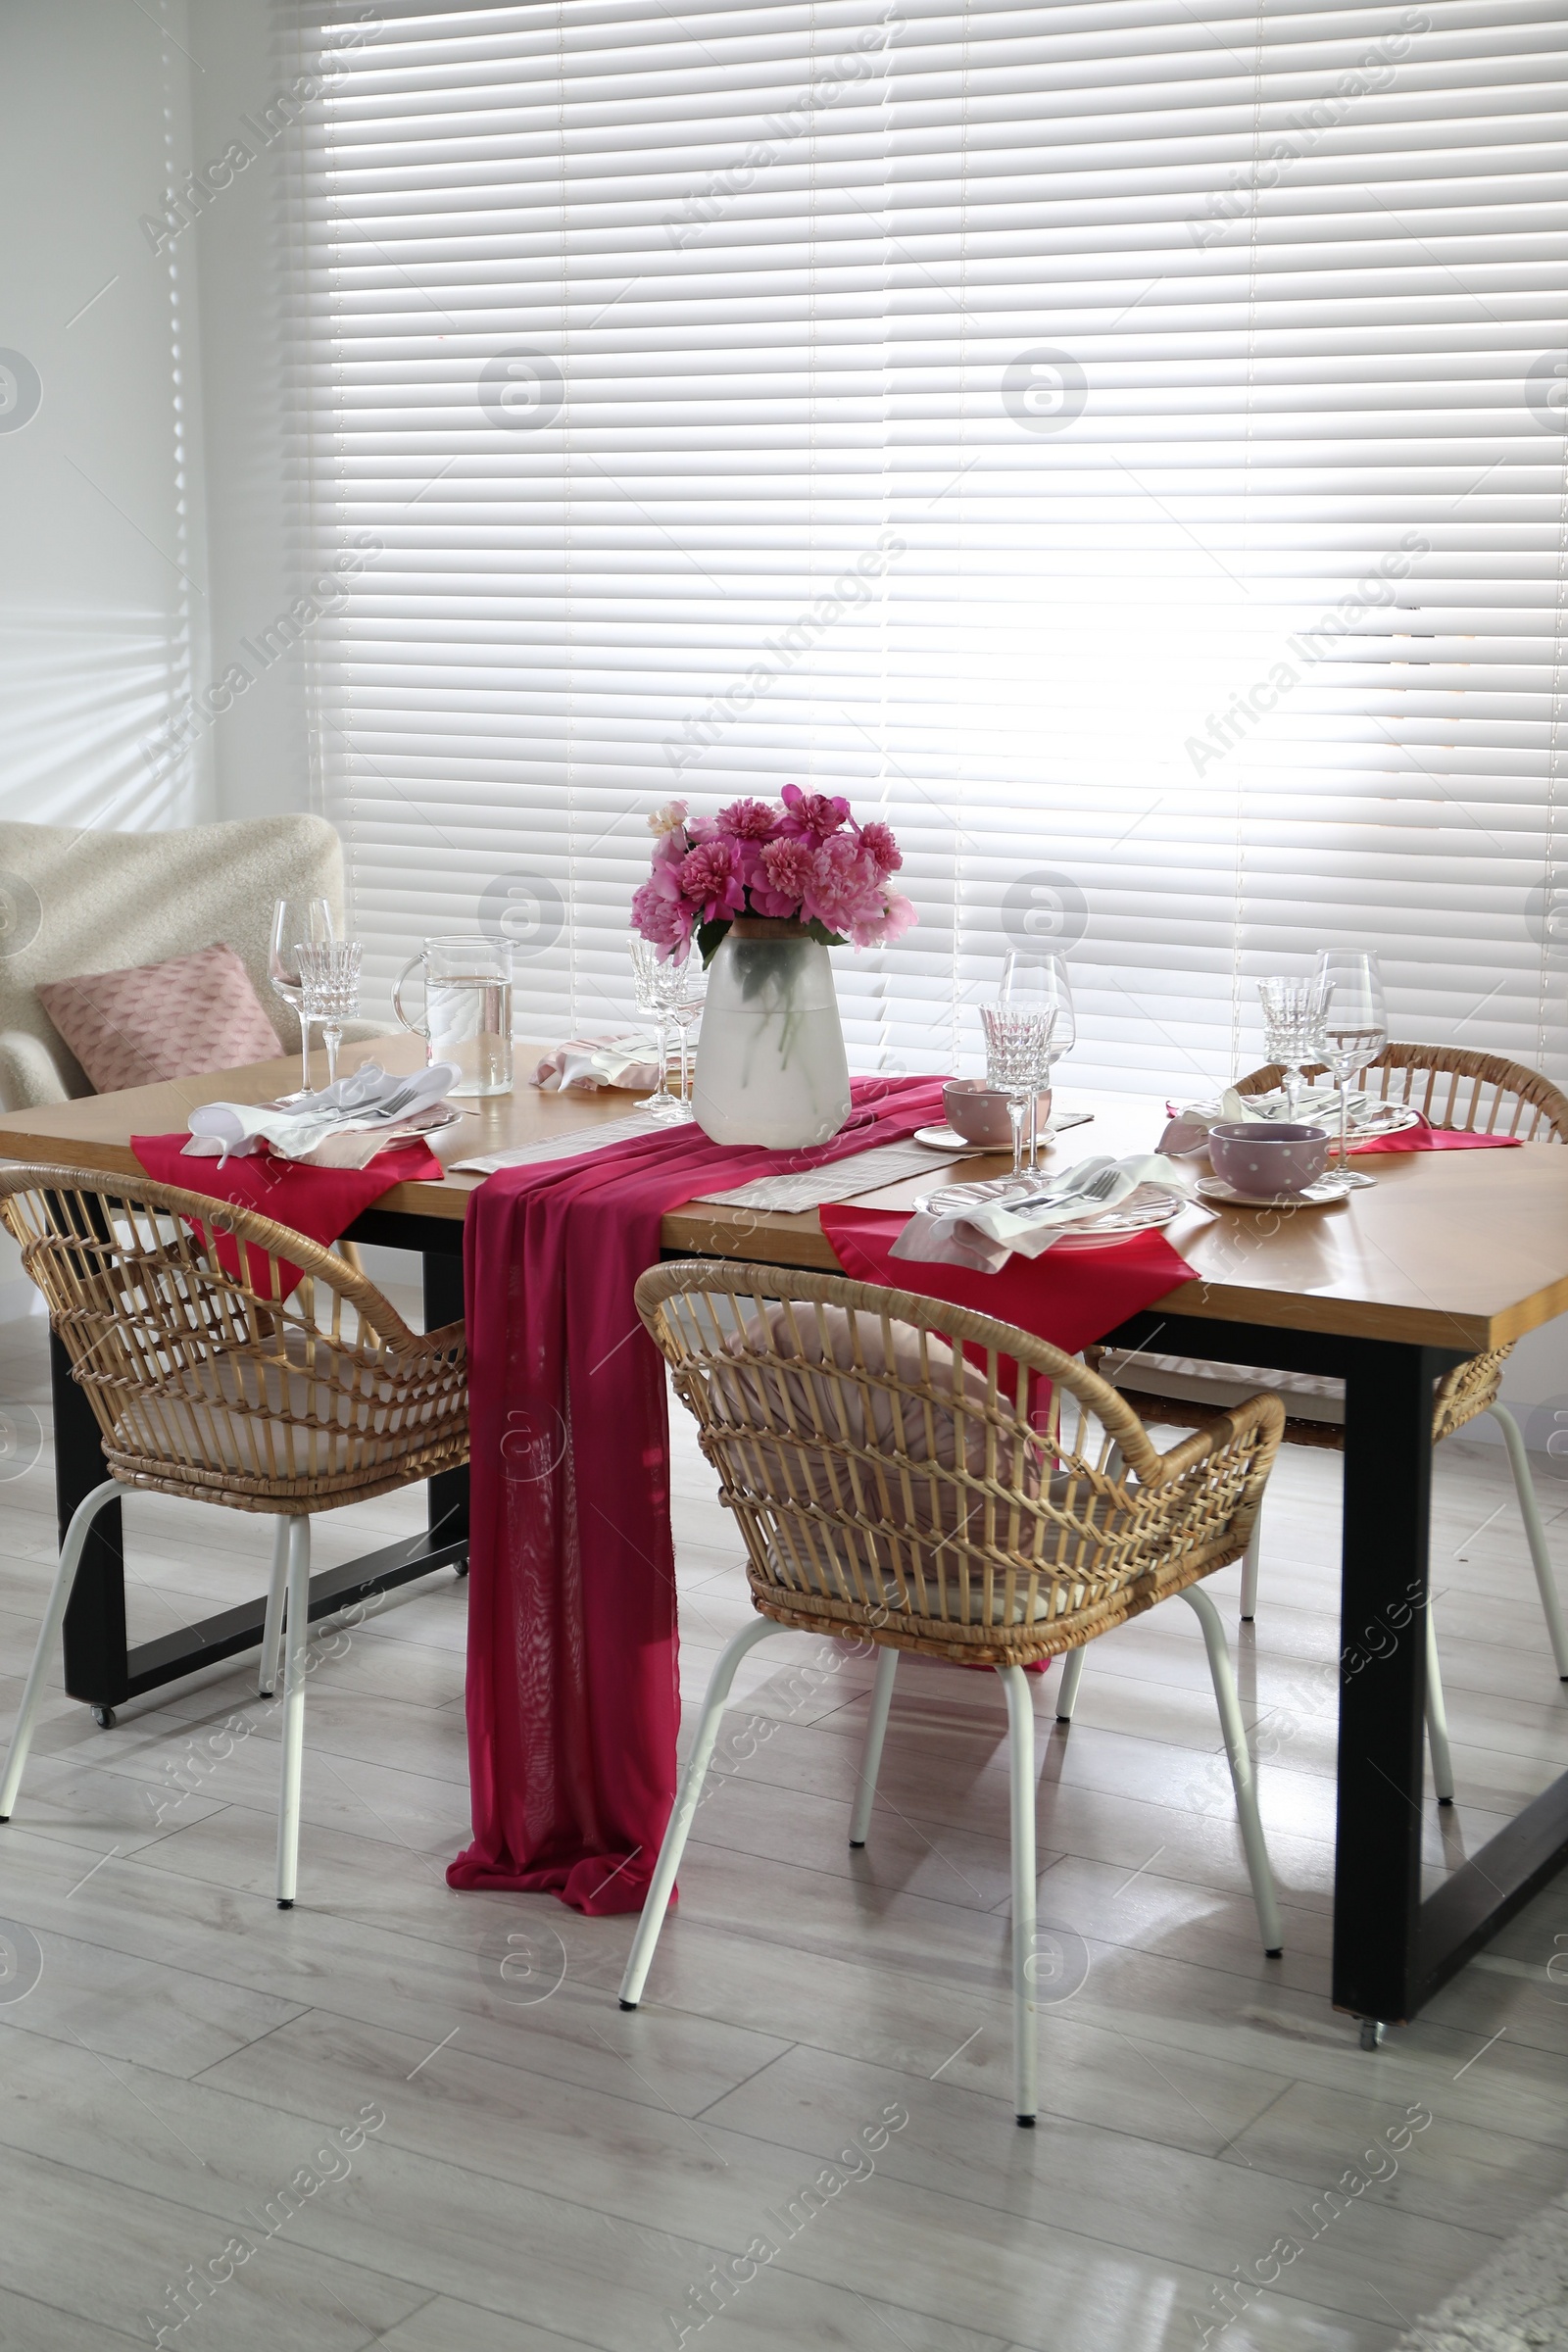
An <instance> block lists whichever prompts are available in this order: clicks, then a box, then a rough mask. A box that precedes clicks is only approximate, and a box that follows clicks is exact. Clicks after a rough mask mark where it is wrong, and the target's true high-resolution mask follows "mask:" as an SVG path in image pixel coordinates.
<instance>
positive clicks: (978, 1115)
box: [942, 1078, 1051, 1152]
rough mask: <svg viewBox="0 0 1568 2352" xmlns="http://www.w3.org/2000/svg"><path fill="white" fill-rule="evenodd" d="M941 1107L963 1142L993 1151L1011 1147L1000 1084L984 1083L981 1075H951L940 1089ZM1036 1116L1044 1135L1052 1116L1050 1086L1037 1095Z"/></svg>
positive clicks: (1009, 1125) (1002, 1150)
mask: <svg viewBox="0 0 1568 2352" xmlns="http://www.w3.org/2000/svg"><path fill="white" fill-rule="evenodd" d="M942 1107H943V1109H944V1110H945V1111H946V1112H947V1114H948V1125H949V1126H950V1127H951V1128H952V1129H953V1131H954V1133H955V1134H956V1135H961V1136H962V1137H963V1139H964V1141H965V1142H966V1143H970V1144H983V1145H985V1146H987V1147H988V1148H989V1149H990V1150H992V1151H995V1152H1008V1151H1010V1150H1011V1149H1012V1126H1011V1123H1010V1121H1009V1120H1008V1117H1007V1098H1006V1096H1005V1094H1004V1093H1003V1092H1002V1090H1001V1089H1000V1087H991V1086H987V1084H986V1082H985V1080H984V1079H983V1078H950V1079H949V1080H948V1083H947V1085H946V1086H945V1087H944V1088H943V1089H942ZM1036 1116H1037V1118H1038V1120H1039V1123H1040V1131H1041V1133H1042V1134H1044V1133H1045V1130H1046V1125H1047V1122H1048V1121H1049V1119H1050V1117H1051V1089H1050V1087H1049V1086H1048V1087H1047V1089H1046V1091H1045V1093H1044V1094H1043V1095H1041V1096H1039V1097H1038V1098H1037V1103H1036Z"/></svg>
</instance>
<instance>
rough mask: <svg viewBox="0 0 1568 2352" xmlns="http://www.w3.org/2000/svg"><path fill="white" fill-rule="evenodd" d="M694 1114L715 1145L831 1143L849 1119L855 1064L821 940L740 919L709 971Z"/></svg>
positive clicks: (756, 919)
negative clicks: (847, 1049) (847, 1048)
mask: <svg viewBox="0 0 1568 2352" xmlns="http://www.w3.org/2000/svg"><path fill="white" fill-rule="evenodd" d="M692 1109H693V1112H694V1113H695V1115H696V1119H697V1123H698V1125H699V1126H700V1127H701V1128H702V1130H703V1132H704V1134H705V1135H710V1136H711V1137H712V1139H713V1141H714V1143H715V1144H765V1145H767V1146H769V1147H771V1148H772V1149H773V1150H775V1151H788V1150H789V1149H790V1148H791V1146H794V1145H799V1144H825V1143H826V1142H827V1141H828V1140H829V1138H830V1137H832V1136H835V1135H837V1133H838V1131H839V1129H840V1128H841V1127H842V1126H843V1124H844V1122H845V1120H846V1119H847V1118H848V1117H849V1115H850V1068H849V1063H848V1062H847V1061H846V1059H845V1056H844V1030H843V1026H842V1024H841V1022H840V1020H839V1005H838V998H837V996H836V995H835V994H834V989H833V966H832V965H831V963H829V961H828V955H827V950H826V948H824V947H823V946H822V944H821V942H820V941H819V940H815V939H812V938H810V937H809V934H808V933H807V932H806V931H804V930H803V929H802V928H801V926H800V925H799V924H798V923H785V922H772V921H768V920H766V919H764V918H763V917H762V916H760V915H743V916H740V917H739V918H738V919H737V920H736V921H734V922H733V923H731V925H730V927H729V930H728V931H727V932H726V933H725V935H724V937H723V939H722V940H721V941H720V942H719V945H718V951H717V953H716V954H715V956H714V957H713V960H712V964H711V967H710V970H709V975H708V1001H707V1003H706V1004H705V1005H704V1006H703V1028H702V1036H701V1038H700V1039H699V1041H698V1047H697V1075H696V1079H695V1081H694V1083H693V1087H692Z"/></svg>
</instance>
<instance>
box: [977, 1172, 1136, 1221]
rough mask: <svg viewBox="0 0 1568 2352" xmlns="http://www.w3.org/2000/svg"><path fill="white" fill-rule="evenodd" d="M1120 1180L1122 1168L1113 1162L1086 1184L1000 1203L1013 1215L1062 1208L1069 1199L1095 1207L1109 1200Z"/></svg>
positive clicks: (1067, 1186) (1066, 1186)
mask: <svg viewBox="0 0 1568 2352" xmlns="http://www.w3.org/2000/svg"><path fill="white" fill-rule="evenodd" d="M1120 1182H1121V1170H1120V1168H1119V1167H1117V1166H1116V1165H1115V1164H1114V1163H1112V1165H1111V1166H1110V1167H1108V1168H1102V1169H1101V1170H1100V1172H1099V1174H1098V1175H1096V1176H1091V1177H1090V1179H1089V1182H1088V1183H1087V1184H1085V1185H1081V1186H1074V1185H1071V1184H1067V1185H1058V1186H1057V1187H1056V1188H1055V1189H1054V1191H1051V1192H1046V1193H1031V1194H1029V1196H1028V1197H1027V1199H1025V1200H1022V1201H1001V1202H999V1203H998V1205H999V1206H1000V1207H1003V1208H1005V1210H1006V1211H1007V1214H1008V1215H1009V1216H1011V1217H1017V1216H1021V1215H1022V1214H1023V1212H1024V1210H1025V1209H1028V1208H1060V1207H1062V1206H1063V1205H1064V1204H1065V1203H1066V1202H1067V1201H1083V1202H1084V1203H1085V1205H1086V1206H1088V1207H1093V1206H1094V1205H1095V1203H1096V1202H1097V1201H1108V1200H1109V1199H1110V1196H1111V1194H1112V1193H1113V1192H1114V1191H1115V1189H1116V1187H1117V1185H1118V1184H1119V1183H1120Z"/></svg>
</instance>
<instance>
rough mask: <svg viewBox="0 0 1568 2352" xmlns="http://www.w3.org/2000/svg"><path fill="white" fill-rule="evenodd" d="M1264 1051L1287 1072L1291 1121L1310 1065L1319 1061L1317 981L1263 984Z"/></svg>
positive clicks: (1260, 989)
mask: <svg viewBox="0 0 1568 2352" xmlns="http://www.w3.org/2000/svg"><path fill="white" fill-rule="evenodd" d="M1257 993H1258V997H1259V998H1260V1000H1261V1002H1262V1006H1263V1051H1264V1052H1265V1054H1267V1055H1268V1057H1269V1059H1270V1061H1277V1062H1278V1063H1279V1064H1280V1066H1281V1068H1282V1069H1283V1070H1284V1072H1285V1106H1286V1110H1287V1112H1288V1113H1289V1116H1290V1117H1291V1119H1292V1120H1294V1119H1295V1117H1296V1104H1297V1099H1298V1097H1299V1094H1300V1091H1301V1081H1302V1079H1303V1077H1304V1076H1305V1073H1306V1068H1307V1064H1308V1063H1309V1062H1312V1061H1315V1060H1316V1058H1317V1036H1318V1024H1319V1017H1320V1015H1321V1012H1322V1009H1323V1006H1322V995H1321V990H1320V988H1319V984H1318V982H1317V981H1316V980H1286V979H1275V980H1260V981H1259V982H1258V984H1257Z"/></svg>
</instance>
